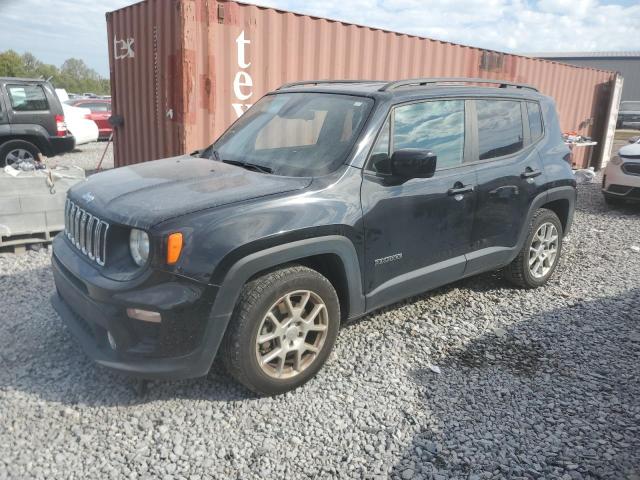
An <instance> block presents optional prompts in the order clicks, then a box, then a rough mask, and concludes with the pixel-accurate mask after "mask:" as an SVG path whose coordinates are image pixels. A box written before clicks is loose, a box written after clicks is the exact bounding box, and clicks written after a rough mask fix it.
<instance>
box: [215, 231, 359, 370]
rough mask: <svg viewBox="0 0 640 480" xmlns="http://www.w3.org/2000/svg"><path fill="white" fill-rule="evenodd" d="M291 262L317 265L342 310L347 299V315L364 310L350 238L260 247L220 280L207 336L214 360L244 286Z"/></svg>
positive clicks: (324, 237) (322, 239) (327, 238)
mask: <svg viewBox="0 0 640 480" xmlns="http://www.w3.org/2000/svg"><path fill="white" fill-rule="evenodd" d="M291 263H297V264H300V265H305V266H307V267H309V268H314V269H315V270H317V271H318V272H319V273H321V274H322V275H324V276H326V277H327V279H328V280H329V281H330V282H331V283H332V284H333V286H334V288H335V289H336V292H337V293H338V298H339V299H340V306H341V309H342V306H343V302H344V304H345V305H347V310H345V312H344V314H343V318H353V317H357V316H360V315H362V314H363V313H364V311H365V297H364V294H363V291H362V277H361V272H360V263H359V261H358V255H357V252H356V249H355V246H354V245H353V243H352V242H351V241H350V240H349V239H348V238H346V237H344V236H341V235H326V236H322V237H315V238H308V239H304V240H298V241H294V242H288V243H283V244H280V245H277V246H274V247H271V248H267V249H264V250H260V251H257V252H254V253H251V254H249V255H247V256H245V257H243V258H241V259H239V260H237V261H236V262H235V263H234V264H233V265H232V266H231V268H230V269H229V270H228V272H227V274H226V275H225V277H224V279H223V281H222V282H220V286H219V289H218V292H217V294H216V298H215V301H214V303H213V306H212V309H211V313H210V316H209V321H208V324H207V329H206V331H205V339H204V342H205V343H206V345H207V347H208V348H207V349H206V353H205V354H206V355H210V356H211V357H210V359H209V360H210V362H211V363H212V362H213V359H214V356H215V354H216V353H217V351H218V348H219V347H220V343H221V341H222V338H223V336H224V334H225V332H226V330H227V326H228V325H229V321H230V320H231V316H232V314H233V311H234V309H235V306H236V303H237V301H238V297H239V295H240V291H241V289H242V287H243V286H244V285H245V284H246V283H247V281H249V280H250V279H251V278H255V277H256V276H257V275H260V274H262V273H264V272H267V271H269V270H273V269H274V268H278V267H280V266H283V265H286V264H291ZM334 282H335V283H334Z"/></svg>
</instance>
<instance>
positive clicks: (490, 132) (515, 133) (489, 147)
mask: <svg viewBox="0 0 640 480" xmlns="http://www.w3.org/2000/svg"><path fill="white" fill-rule="evenodd" d="M476 111H477V112H478V150H479V151H478V153H479V155H480V160H488V159H490V158H496V157H502V156H503V155H509V154H511V153H515V152H517V151H518V150H521V149H522V147H523V146H524V143H523V134H522V112H521V109H520V102H519V101H516V100H476Z"/></svg>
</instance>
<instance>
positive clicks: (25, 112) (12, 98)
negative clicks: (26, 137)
mask: <svg viewBox="0 0 640 480" xmlns="http://www.w3.org/2000/svg"><path fill="white" fill-rule="evenodd" d="M45 87H46V85H44V84H40V83H17V82H16V83H9V82H8V83H7V84H6V94H7V103H8V105H7V107H8V108H9V109H10V111H9V120H10V123H11V124H12V129H15V130H16V131H20V132H24V131H25V130H27V131H28V130H29V129H34V128H37V127H35V126H36V125H40V126H41V127H42V128H43V129H44V130H46V134H48V135H49V136H55V135H56V132H57V129H56V120H55V114H57V113H60V114H61V113H62V112H52V110H51V108H52V103H53V101H52V100H54V99H53V98H52V97H51V94H52V92H47V91H45ZM47 93H49V95H47ZM53 95H55V93H53ZM56 100H57V97H56ZM56 106H57V105H53V107H54V108H55V107H56ZM39 133H41V134H44V133H45V132H42V131H40V132H39Z"/></svg>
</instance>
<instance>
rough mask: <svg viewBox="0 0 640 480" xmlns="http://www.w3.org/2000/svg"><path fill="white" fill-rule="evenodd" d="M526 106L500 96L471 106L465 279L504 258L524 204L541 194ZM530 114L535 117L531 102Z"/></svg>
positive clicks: (520, 221) (515, 237) (541, 182)
mask: <svg viewBox="0 0 640 480" xmlns="http://www.w3.org/2000/svg"><path fill="white" fill-rule="evenodd" d="M527 103H528V102H525V101H522V100H520V99H506V98H505V99H498V98H496V99H493V98H488V99H477V100H475V101H474V102H473V107H472V108H473V110H474V115H475V118H476V121H475V122H474V124H475V128H474V131H473V134H474V136H475V137H476V141H475V142H474V145H475V152H474V156H475V157H476V172H477V176H478V189H477V190H478V201H477V209H476V215H475V221H474V225H473V231H472V233H471V242H472V245H473V252H472V253H470V254H469V255H468V256H467V258H468V260H469V261H468V264H467V270H466V272H465V274H466V275H470V274H473V273H476V272H480V271H484V270H487V269H489V268H495V267H496V266H499V265H501V264H503V263H504V262H505V261H507V260H508V259H509V258H510V256H511V253H512V249H513V247H515V246H516V244H517V242H518V238H519V235H520V232H521V231H522V229H523V228H526V225H525V222H526V220H527V214H528V211H529V206H530V205H531V203H532V201H533V199H534V198H535V197H536V195H537V194H538V193H540V192H541V191H542V188H543V185H544V181H545V180H544V170H543V166H542V162H541V160H540V156H539V154H538V152H537V150H536V147H535V144H536V141H537V140H538V139H539V138H540V137H541V132H538V130H536V132H535V138H532V135H531V132H530V128H529V109H528V108H527ZM531 110H532V115H533V116H535V115H537V118H540V107H539V104H538V103H537V102H533V104H532V107H531ZM538 127H539V129H540V130H541V128H542V127H541V124H538Z"/></svg>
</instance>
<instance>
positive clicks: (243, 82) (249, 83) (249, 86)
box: [231, 30, 253, 117]
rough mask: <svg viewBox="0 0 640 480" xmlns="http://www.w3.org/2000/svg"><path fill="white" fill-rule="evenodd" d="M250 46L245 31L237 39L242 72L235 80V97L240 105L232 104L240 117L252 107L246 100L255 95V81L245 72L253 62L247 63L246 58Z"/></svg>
mask: <svg viewBox="0 0 640 480" xmlns="http://www.w3.org/2000/svg"><path fill="white" fill-rule="evenodd" d="M249 44H251V40H248V39H246V38H245V36H244V30H243V31H242V32H240V35H238V37H237V38H236V45H237V53H238V68H240V69H242V70H239V71H238V72H237V73H236V76H235V77H234V79H233V94H234V95H235V97H236V100H239V101H240V103H232V104H231V106H232V107H233V111H234V112H235V113H236V116H238V117H239V116H240V115H242V114H243V113H244V112H246V111H247V110H248V109H249V107H251V105H252V104H251V103H244V101H245V100H249V99H250V98H251V96H252V95H253V79H252V78H251V75H249V72H247V71H245V70H244V69H246V68H249V67H250V66H251V62H248V61H247V56H246V54H247V51H246V46H247V45H249Z"/></svg>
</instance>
